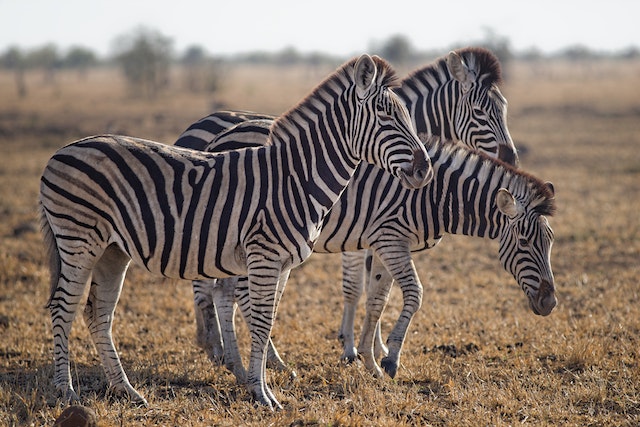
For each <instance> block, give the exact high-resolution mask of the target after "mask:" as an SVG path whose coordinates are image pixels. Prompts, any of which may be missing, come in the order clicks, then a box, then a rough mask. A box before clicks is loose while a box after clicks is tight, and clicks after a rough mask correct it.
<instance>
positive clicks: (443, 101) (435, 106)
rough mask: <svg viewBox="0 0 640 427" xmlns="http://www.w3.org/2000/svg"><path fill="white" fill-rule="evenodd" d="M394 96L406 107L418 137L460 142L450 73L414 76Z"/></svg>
mask: <svg viewBox="0 0 640 427" xmlns="http://www.w3.org/2000/svg"><path fill="white" fill-rule="evenodd" d="M395 92H396V93H397V94H398V95H399V96H400V98H401V99H402V100H403V101H404V103H405V105H406V106H407V109H408V110H409V113H410V115H411V118H412V120H413V125H414V127H415V129H416V132H417V133H418V135H423V134H424V135H437V136H440V138H442V139H448V140H458V139H460V138H459V136H458V135H456V132H455V126H454V123H455V117H454V114H455V108H453V105H454V102H455V99H454V98H455V96H456V90H455V85H454V84H453V81H452V79H451V76H450V75H449V73H448V72H445V71H441V72H440V73H434V72H429V73H427V72H422V73H420V72H418V73H415V74H412V75H411V76H409V77H407V78H406V79H405V80H403V81H402V84H401V86H400V87H399V88H397V89H395Z"/></svg>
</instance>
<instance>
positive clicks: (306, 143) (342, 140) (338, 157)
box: [266, 66, 360, 220]
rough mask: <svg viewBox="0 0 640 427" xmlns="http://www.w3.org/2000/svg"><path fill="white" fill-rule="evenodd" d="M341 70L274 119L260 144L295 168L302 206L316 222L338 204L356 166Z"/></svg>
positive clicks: (348, 85)
mask: <svg viewBox="0 0 640 427" xmlns="http://www.w3.org/2000/svg"><path fill="white" fill-rule="evenodd" d="M345 67H348V66H345ZM345 67H343V68H342V69H340V70H339V71H338V72H337V73H336V74H334V75H333V76H331V77H329V78H328V79H327V80H325V81H324V82H323V83H321V84H320V85H319V86H318V87H317V88H316V89H315V90H314V91H313V92H312V93H311V94H310V95H309V96H308V97H307V98H305V99H304V100H303V101H302V102H300V103H299V104H298V105H297V106H296V107H294V108H293V109H291V110H290V111H288V112H287V113H285V114H283V115H282V116H280V117H279V118H278V119H276V120H275V122H274V123H273V125H272V127H271V131H270V134H269V138H268V141H267V144H266V145H267V146H273V147H274V149H275V151H277V152H278V153H279V154H278V156H277V157H279V158H282V159H287V160H283V161H287V162H288V163H289V167H290V168H292V169H294V170H295V172H296V175H297V176H298V177H299V179H300V182H299V184H300V185H301V186H302V187H303V189H304V197H305V198H306V201H307V203H308V205H309V206H310V207H313V210H314V211H316V212H318V213H319V215H320V219H322V218H323V217H324V216H325V215H326V213H327V212H328V210H329V209H330V208H331V207H332V206H333V204H334V203H335V202H336V201H337V200H338V198H339V197H340V195H341V194H342V192H343V191H344V189H345V187H346V186H347V184H348V183H349V181H350V180H351V178H352V176H353V174H354V172H355V169H356V167H357V166H358V164H359V163H360V159H359V158H358V157H356V156H355V155H354V154H353V153H352V150H351V147H350V145H351V142H352V141H351V140H350V139H351V135H352V126H353V123H352V122H353V121H354V117H353V116H352V115H353V114H354V111H356V107H355V105H354V104H355V101H354V98H355V95H354V94H353V92H354V85H353V82H352V79H351V78H350V73H349V72H347V71H346V70H345V69H344V68H345ZM282 178H283V179H287V177H282ZM289 184H290V183H289ZM289 184H287V185H289ZM280 191H284V189H280ZM314 220H315V218H314Z"/></svg>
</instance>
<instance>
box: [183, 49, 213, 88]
mask: <svg viewBox="0 0 640 427" xmlns="http://www.w3.org/2000/svg"><path fill="white" fill-rule="evenodd" d="M180 63H181V64H182V66H183V67H184V71H185V73H184V77H185V83H186V87H187V89H188V90H189V91H190V92H194V93H195V92H202V91H204V92H209V93H214V92H215V91H216V90H218V87H219V86H220V73H219V71H218V69H217V67H216V66H215V65H214V63H213V61H212V60H211V59H210V58H208V57H207V54H206V52H205V50H204V49H203V48H202V47H201V46H190V47H188V48H187V50H186V51H185V53H184V55H183V56H182V59H181V60H180Z"/></svg>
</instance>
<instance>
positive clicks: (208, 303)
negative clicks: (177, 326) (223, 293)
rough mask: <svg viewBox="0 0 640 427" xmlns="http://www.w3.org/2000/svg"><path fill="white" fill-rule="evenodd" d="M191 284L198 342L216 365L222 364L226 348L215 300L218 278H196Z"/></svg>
mask: <svg viewBox="0 0 640 427" xmlns="http://www.w3.org/2000/svg"><path fill="white" fill-rule="evenodd" d="M191 285H192V287H193V305H194V309H195V315H196V343H197V344H198V347H200V348H202V349H203V350H204V351H205V352H206V353H207V356H208V357H209V360H211V362H212V363H213V364H214V365H215V366H220V365H222V364H223V362H224V348H223V341H222V334H221V332H220V322H219V319H218V312H217V309H216V306H215V304H214V302H213V300H214V296H213V293H214V292H215V289H216V286H217V285H216V279H210V280H194V281H192V282H191Z"/></svg>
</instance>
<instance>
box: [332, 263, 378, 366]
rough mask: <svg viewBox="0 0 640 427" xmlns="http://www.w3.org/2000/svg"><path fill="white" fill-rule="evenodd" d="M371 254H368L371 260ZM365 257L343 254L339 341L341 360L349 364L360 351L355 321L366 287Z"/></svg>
mask: <svg viewBox="0 0 640 427" xmlns="http://www.w3.org/2000/svg"><path fill="white" fill-rule="evenodd" d="M370 254H371V252H370V251H367V252H366V259H367V260H369V256H370ZM364 266H365V255H364V253H363V252H362V251H360V252H343V253H342V297H343V299H344V311H343V313H342V323H341V325H340V332H339V333H338V339H339V340H340V342H341V343H342V355H341V356H340V360H345V361H347V362H348V363H351V362H354V361H355V360H356V359H357V358H358V350H357V349H356V345H355V333H354V321H355V316H356V308H357V307H358V301H360V297H361V296H362V290H363V287H364V279H365V278H364V271H365V268H364Z"/></svg>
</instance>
